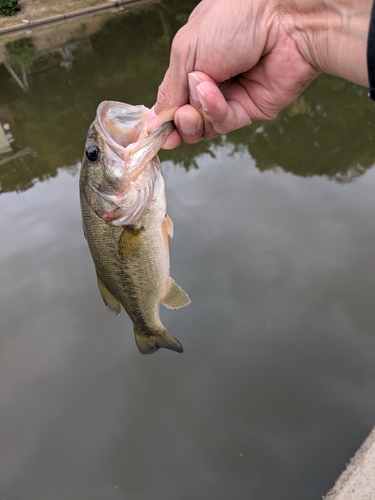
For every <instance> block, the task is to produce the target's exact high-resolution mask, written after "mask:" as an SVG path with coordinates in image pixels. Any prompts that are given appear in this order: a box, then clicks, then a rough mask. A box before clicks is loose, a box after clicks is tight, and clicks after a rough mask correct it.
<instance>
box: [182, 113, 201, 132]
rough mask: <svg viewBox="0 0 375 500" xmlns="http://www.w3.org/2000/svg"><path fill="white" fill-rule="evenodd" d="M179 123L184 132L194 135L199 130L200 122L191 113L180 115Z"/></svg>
mask: <svg viewBox="0 0 375 500" xmlns="http://www.w3.org/2000/svg"><path fill="white" fill-rule="evenodd" d="M178 125H179V128H180V130H181V132H183V133H184V134H189V135H193V134H196V133H197V131H198V122H197V120H195V119H194V118H192V117H191V116H190V115H180V116H179V117H178Z"/></svg>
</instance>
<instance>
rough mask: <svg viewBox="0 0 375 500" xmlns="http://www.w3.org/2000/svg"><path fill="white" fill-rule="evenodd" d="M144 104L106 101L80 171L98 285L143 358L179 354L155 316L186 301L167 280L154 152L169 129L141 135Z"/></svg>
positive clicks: (169, 230)
mask: <svg viewBox="0 0 375 500" xmlns="http://www.w3.org/2000/svg"><path fill="white" fill-rule="evenodd" d="M148 112H149V110H148V109H147V108H145V107H144V106H130V105H127V104H124V103H118V102H111V101H105V102H103V103H101V104H100V105H99V107H98V111H97V117H96V120H95V121H94V122H93V124H92V125H91V127H90V129H89V132H88V137H87V142H86V149H85V155H84V158H83V162H82V168H81V173H80V201H81V212H82V222H83V229H84V233H85V237H86V239H87V242H88V245H89V249H90V252H91V256H92V259H93V261H94V264H95V269H96V274H97V280H98V286H99V290H100V293H101V295H102V298H103V300H104V302H105V304H106V305H107V306H108V308H109V309H110V310H111V311H113V312H115V313H116V314H119V313H120V310H121V306H123V308H124V309H125V311H126V312H127V314H128V315H129V317H130V319H131V320H132V322H133V325H134V334H135V340H136V343H137V346H138V348H139V350H140V351H141V353H143V354H150V353H153V352H155V351H157V350H158V349H159V348H161V347H164V348H167V349H171V350H174V351H176V352H182V351H183V348H182V345H181V344H180V342H179V341H178V340H176V339H175V338H174V337H172V336H171V335H170V334H169V332H168V331H167V330H166V328H165V327H164V326H163V324H162V323H161V321H160V317H159V306H160V304H164V305H165V306H167V307H170V308H173V309H177V308H179V307H183V306H185V305H188V304H189V303H190V299H189V297H188V295H187V294H186V293H185V292H184V291H183V290H182V289H181V288H180V287H179V285H177V284H176V283H175V281H174V280H173V279H172V278H171V277H170V267H169V247H168V235H169V236H173V224H172V221H171V219H170V218H169V217H168V215H167V214H166V199H165V189H164V179H163V177H162V174H161V168H160V162H159V159H158V157H157V152H158V151H159V149H160V147H161V146H162V144H163V142H164V140H165V138H166V136H167V135H168V134H169V132H170V131H171V129H172V125H171V124H164V125H162V127H160V128H159V129H157V130H156V131H155V132H153V133H152V134H150V135H149V136H147V134H146V132H145V130H144V121H145V118H146V116H147V114H148Z"/></svg>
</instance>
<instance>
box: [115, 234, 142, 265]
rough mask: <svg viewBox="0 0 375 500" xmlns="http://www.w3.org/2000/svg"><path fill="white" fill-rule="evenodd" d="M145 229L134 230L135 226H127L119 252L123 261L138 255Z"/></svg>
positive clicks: (119, 243)
mask: <svg viewBox="0 0 375 500" xmlns="http://www.w3.org/2000/svg"><path fill="white" fill-rule="evenodd" d="M143 231H144V227H143V226H142V227H140V228H134V226H125V227H124V230H123V232H122V233H121V236H120V239H119V242H118V251H119V255H120V257H121V259H122V260H127V259H128V258H129V257H134V256H136V255H137V253H138V249H139V242H140V237H141V234H142V232H143Z"/></svg>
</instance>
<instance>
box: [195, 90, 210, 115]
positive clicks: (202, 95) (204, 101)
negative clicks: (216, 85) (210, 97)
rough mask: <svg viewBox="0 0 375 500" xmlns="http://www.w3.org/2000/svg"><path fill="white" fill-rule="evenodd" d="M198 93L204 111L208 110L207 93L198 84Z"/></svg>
mask: <svg viewBox="0 0 375 500" xmlns="http://www.w3.org/2000/svg"><path fill="white" fill-rule="evenodd" d="M196 90H197V94H198V100H199V102H200V103H201V105H202V108H203V111H208V106H207V94H206V93H205V92H203V90H202V89H201V88H200V86H199V85H198V86H197V88H196Z"/></svg>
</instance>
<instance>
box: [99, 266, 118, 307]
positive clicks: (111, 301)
mask: <svg viewBox="0 0 375 500" xmlns="http://www.w3.org/2000/svg"><path fill="white" fill-rule="evenodd" d="M97 278H98V287H99V290H100V294H101V296H102V299H103V300H104V304H105V305H106V306H107V307H108V309H109V310H110V311H112V312H114V313H115V314H117V315H119V314H120V312H121V303H120V301H119V300H118V299H116V297H115V296H114V295H113V293H112V292H111V291H110V290H109V289H108V287H107V285H106V284H105V283H104V281H103V280H102V279H101V277H100V276H99V275H98V274H97Z"/></svg>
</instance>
